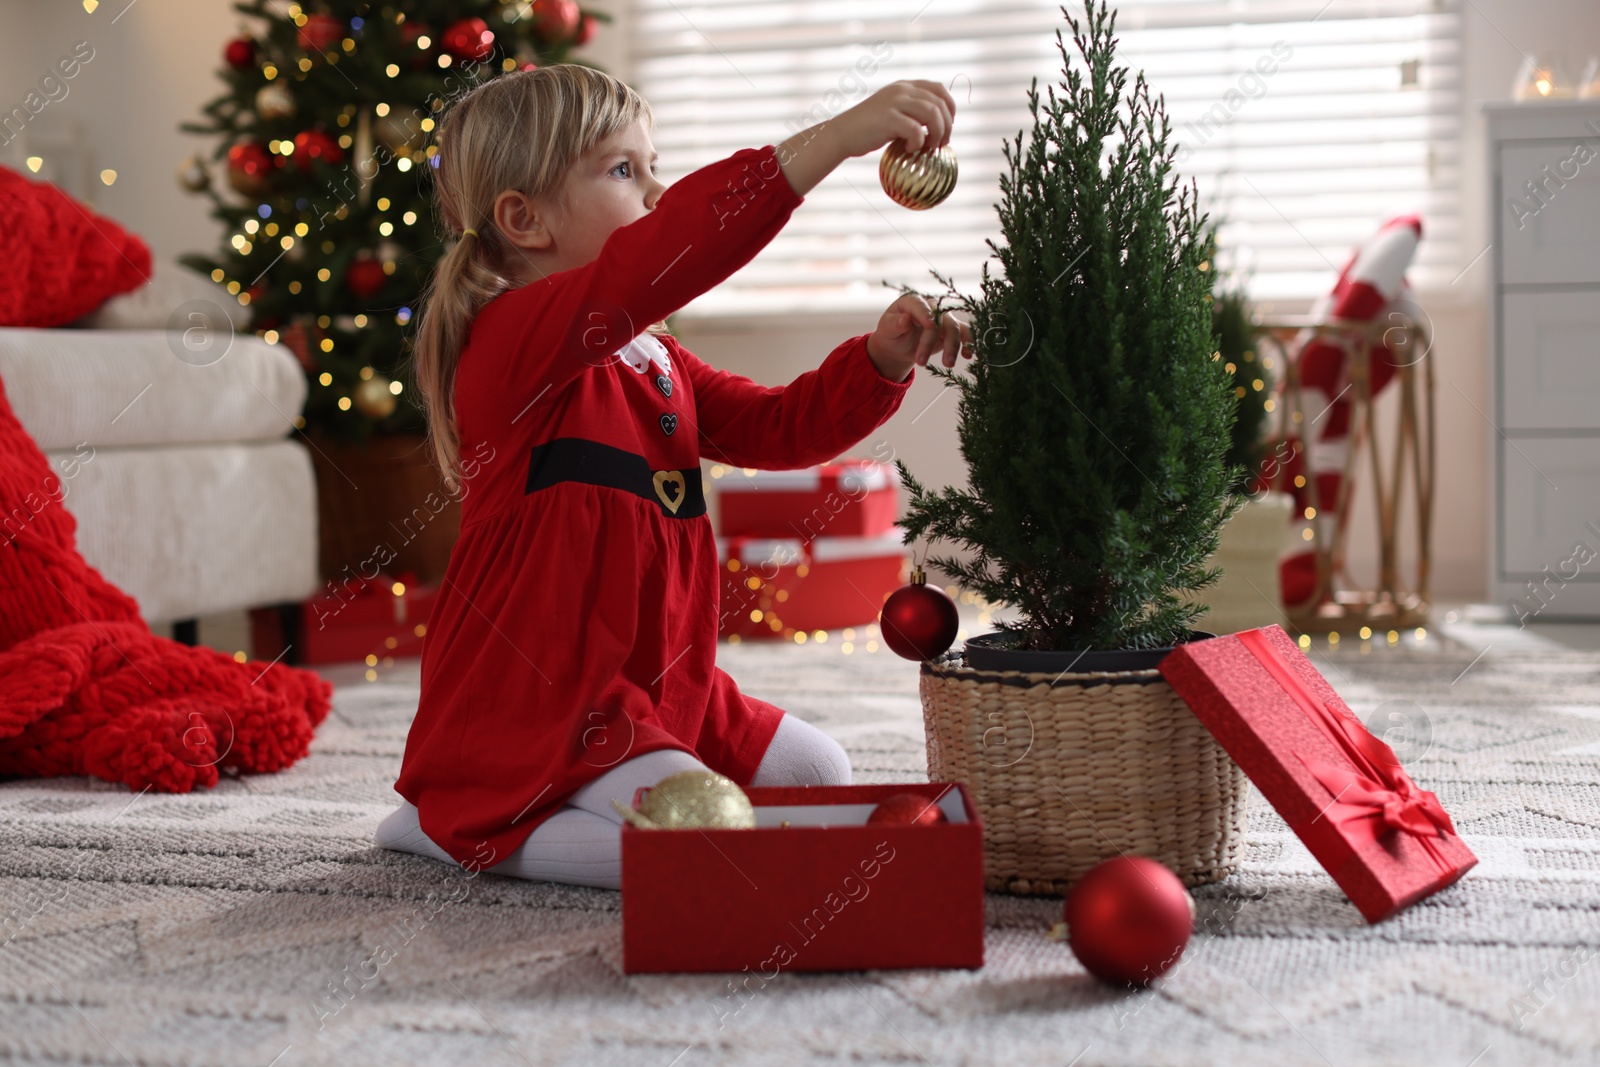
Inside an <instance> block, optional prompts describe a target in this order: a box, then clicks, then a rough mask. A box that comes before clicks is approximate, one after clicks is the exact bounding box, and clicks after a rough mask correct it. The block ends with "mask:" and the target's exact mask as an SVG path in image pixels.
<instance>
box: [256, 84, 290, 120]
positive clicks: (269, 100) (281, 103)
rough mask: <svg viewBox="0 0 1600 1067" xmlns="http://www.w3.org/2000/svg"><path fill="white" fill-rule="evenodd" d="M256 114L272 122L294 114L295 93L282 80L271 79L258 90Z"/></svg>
mask: <svg viewBox="0 0 1600 1067" xmlns="http://www.w3.org/2000/svg"><path fill="white" fill-rule="evenodd" d="M256 114H257V115H260V116H261V117H262V118H264V119H266V120H267V121H269V122H271V121H273V120H275V119H286V118H288V117H289V116H290V115H293V114H294V94H293V93H291V92H290V91H289V87H288V86H287V85H285V84H284V83H283V82H281V81H270V82H268V83H267V84H265V85H263V86H262V87H261V88H260V89H257V90H256Z"/></svg>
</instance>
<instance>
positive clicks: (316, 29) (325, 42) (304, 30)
mask: <svg viewBox="0 0 1600 1067" xmlns="http://www.w3.org/2000/svg"><path fill="white" fill-rule="evenodd" d="M343 36H344V22H343V21H342V20H340V19H336V18H334V17H333V16H332V15H307V16H306V21H305V22H304V23H303V24H302V25H301V27H300V32H299V34H298V35H297V37H298V38H299V41H300V47H301V48H302V49H304V50H305V51H307V52H321V51H323V50H325V49H328V48H331V47H332V46H333V44H334V43H335V42H336V41H338V40H339V38H341V37H343Z"/></svg>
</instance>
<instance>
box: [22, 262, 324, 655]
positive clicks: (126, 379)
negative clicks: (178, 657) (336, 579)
mask: <svg viewBox="0 0 1600 1067" xmlns="http://www.w3.org/2000/svg"><path fill="white" fill-rule="evenodd" d="M230 304H231V305H233V306H232V307H229V306H228V305H230ZM208 305H209V307H208ZM241 311H242V309H241V308H239V307H238V306H237V301H235V300H234V299H233V298H232V297H230V296H229V295H228V294H227V293H226V292H224V291H223V290H222V289H220V288H219V287H217V286H214V285H212V284H211V283H210V282H208V281H207V280H205V279H203V278H197V277H195V276H193V275H192V274H190V273H189V272H187V271H184V270H183V269H182V268H180V267H177V266H175V265H173V264H170V263H168V264H159V263H158V265H157V268H156V277H155V278H154V279H153V280H152V281H151V282H150V283H149V284H147V285H146V286H145V287H143V288H142V289H140V290H138V291H136V292H135V293H133V294H128V295H127V296H124V297H118V298H115V299H113V300H112V301H109V302H107V304H105V305H102V308H101V309H100V311H98V312H96V313H95V314H94V315H91V316H89V317H87V318H85V319H80V320H79V321H78V322H76V323H73V324H72V325H71V326H68V327H62V328H57V329H18V328H0V380H3V381H4V383H5V388H6V393H7V395H8V396H9V397H10V399H11V405H12V408H13V409H14V410H15V411H16V414H17V418H18V419H19V420H20V421H21V423H22V425H23V426H24V427H25V428H26V429H27V430H28V432H29V433H30V434H32V435H33V438H34V440H35V441H37V442H38V444H39V446H40V447H41V448H42V449H43V450H44V452H45V454H46V456H48V457H49V459H50V461H51V464H52V466H53V467H54V468H55V470H56V472H57V474H58V475H60V477H61V479H62V482H61V489H60V493H61V494H62V503H63V504H64V505H65V506H66V508H67V510H68V511H70V512H71V513H72V514H73V516H74V517H75V518H76V519H77V522H78V548H79V551H81V552H82V554H83V556H84V558H85V559H87V560H88V561H89V563H90V564H92V565H93V566H95V567H96V568H98V569H99V571H100V572H101V574H103V575H104V576H105V577H106V578H107V579H108V580H109V581H111V582H112V583H114V584H115V585H117V586H118V587H119V588H121V589H122V590H123V591H124V592H126V593H127V594H128V595H129V596H131V597H133V598H134V599H135V600H136V601H138V603H139V607H140V610H141V613H142V614H143V616H144V618H145V621H146V622H148V623H150V624H151V625H152V627H156V626H159V625H160V624H164V623H173V624H174V628H173V629H174V634H175V636H177V637H178V638H179V639H180V640H187V641H189V642H191V643H193V641H194V640H195V629H196V628H195V620H197V619H198V618H199V617H200V616H204V615H211V614H216V613H219V612H226V611H234V610H238V609H243V608H251V607H259V606H266V605H279V606H282V605H286V604H288V603H291V602H294V601H299V600H303V599H304V598H306V597H308V596H310V595H312V594H313V593H315V592H316V591H317V588H318V585H319V580H318V568H317V504H316V499H317V498H316V483H315V480H314V476H313V471H312V465H311V460H310V457H309V455H308V453H307V452H306V448H305V445H303V444H302V443H301V442H300V440H299V439H298V436H294V437H291V434H293V430H294V426H293V420H294V419H295V417H296V416H297V415H299V414H300V411H301V408H302V405H303V404H304V402H305V397H306V382H305V377H304V374H303V372H302V371H301V369H300V365H299V363H298V361H297V360H296V359H295V358H294V355H293V354H292V353H290V352H289V351H288V350H287V349H286V348H284V347H282V346H280V345H272V344H268V343H266V342H265V341H263V340H261V339H260V338H258V337H256V336H255V335H253V334H250V333H245V332H241V331H240V329H239V327H240V326H242V325H243V324H242V322H239V321H238V320H239V319H241V318H242V316H241V315H240V312H241ZM196 314H200V315H201V316H202V317H201V318H196V317H195V315H196ZM204 320H209V322H210V324H211V325H210V327H208V329H213V330H214V332H212V333H209V334H207V333H200V332H194V331H195V330H196V328H197V324H198V323H200V322H202V321H204ZM169 322H170V323H171V324H172V327H173V328H171V329H168V328H165V327H166V326H167V324H168V323H169ZM107 327H110V328H107ZM186 331H187V332H186ZM158 632H159V631H158Z"/></svg>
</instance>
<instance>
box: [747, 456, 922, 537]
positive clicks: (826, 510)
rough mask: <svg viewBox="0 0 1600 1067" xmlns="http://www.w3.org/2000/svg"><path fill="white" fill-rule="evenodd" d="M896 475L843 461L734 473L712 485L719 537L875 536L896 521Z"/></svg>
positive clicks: (874, 465)
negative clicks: (813, 465)
mask: <svg viewBox="0 0 1600 1067" xmlns="http://www.w3.org/2000/svg"><path fill="white" fill-rule="evenodd" d="M899 484H900V481H899V474H898V472H897V471H896V470H895V468H894V467H892V466H890V465H889V464H887V463H878V462H875V461H873V460H866V459H847V460H841V461H839V462H837V463H824V464H822V465H821V466H817V467H808V468H807V469H805V470H798V471H754V472H752V473H749V474H740V473H738V472H735V473H733V474H731V475H727V476H724V477H722V478H720V479H718V481H717V507H718V513H717V530H718V532H720V533H721V534H722V536H724V537H793V538H799V539H800V540H802V541H809V540H811V539H812V538H813V537H822V536H827V537H875V536H877V535H879V534H884V533H888V532H889V529H890V527H892V526H893V525H894V524H895V521H896V520H897V519H898V518H899V507H900V502H899V493H898V486H899Z"/></svg>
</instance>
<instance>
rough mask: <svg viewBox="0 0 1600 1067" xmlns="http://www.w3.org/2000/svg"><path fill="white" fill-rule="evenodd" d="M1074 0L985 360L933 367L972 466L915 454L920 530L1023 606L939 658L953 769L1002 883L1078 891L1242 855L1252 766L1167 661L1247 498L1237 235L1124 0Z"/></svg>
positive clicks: (997, 280) (942, 757)
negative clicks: (1229, 335)
mask: <svg viewBox="0 0 1600 1067" xmlns="http://www.w3.org/2000/svg"><path fill="white" fill-rule="evenodd" d="M1062 14H1063V15H1065V16H1066V18H1067V22H1068V24H1069V25H1070V26H1071V29H1072V39H1073V42H1074V44H1075V45H1076V49H1077V56H1076V57H1073V56H1069V54H1068V50H1067V48H1066V46H1065V45H1064V44H1063V41H1062V34H1061V31H1060V30H1058V31H1057V32H1056V45H1057V48H1058V50H1060V52H1061V56H1062V61H1063V66H1064V80H1063V81H1062V82H1061V83H1060V84H1059V88H1060V95H1059V96H1058V94H1057V92H1056V90H1055V89H1051V91H1050V93H1049V104H1048V105H1047V106H1046V107H1045V108H1044V110H1043V114H1041V109H1040V99H1039V93H1038V92H1037V85H1038V82H1037V80H1035V82H1034V84H1033V86H1032V87H1031V88H1030V89H1029V91H1028V100H1029V107H1030V110H1031V112H1032V115H1033V131H1032V136H1031V140H1030V143H1029V144H1028V146H1027V147H1026V148H1024V147H1023V145H1022V138H1021V136H1020V132H1019V136H1018V138H1017V141H1016V145H1015V152H1014V153H1013V147H1012V145H1010V144H1007V145H1006V146H1005V155H1006V159H1007V161H1008V163H1009V164H1010V173H1009V175H1008V174H1004V173H1003V174H1002V175H1001V177H1000V187H1001V191H1002V197H1003V201H1002V203H1001V204H999V205H998V207H999V213H1000V220H1001V226H1002V231H1003V234H1004V237H1005V240H1006V247H997V246H995V245H994V244H993V243H991V245H990V247H991V248H993V249H994V251H995V253H996V255H997V256H998V258H999V259H1000V261H1001V263H1002V265H1003V267H1004V275H1003V276H1002V277H991V276H990V273H989V270H988V266H987V264H985V267H984V271H983V281H982V287H983V293H982V296H981V297H980V298H978V299H976V300H968V299H964V298H960V299H958V300H957V303H958V304H959V306H961V307H963V308H964V309H965V310H966V311H967V313H968V314H969V315H970V318H971V323H972V334H973V338H974V349H975V358H974V359H973V360H972V362H971V364H970V370H971V374H970V377H968V376H966V375H961V374H957V373H954V372H949V371H942V370H939V369H937V368H934V367H933V366H932V364H931V363H930V364H929V367H928V369H929V371H930V372H931V373H934V374H936V375H937V376H939V377H941V378H942V379H944V380H945V384H946V386H947V387H953V388H957V389H958V390H959V393H960V400H959V405H960V408H959V416H958V418H959V426H958V434H959V439H960V447H961V452H962V455H963V457H964V458H965V459H966V462H967V465H968V470H969V477H968V486H967V488H966V489H964V490H958V489H955V488H953V487H950V488H945V489H944V490H942V491H940V492H937V493H934V492H930V491H928V490H926V489H925V488H924V487H923V486H922V485H921V484H920V483H918V482H917V480H916V479H915V477H914V476H913V475H912V473H911V471H910V470H909V469H908V468H907V467H906V465H905V463H903V462H899V461H897V467H898V469H899V473H900V476H901V480H902V482H903V484H904V485H905V486H906V488H907V493H908V508H907V515H906V517H905V518H904V519H903V520H902V522H901V525H902V527H903V528H904V529H905V530H906V539H907V541H908V542H909V541H910V540H912V539H914V538H917V537H923V536H926V537H929V538H930V539H943V540H948V541H952V542H956V543H959V544H962V545H965V546H967V547H968V548H969V549H970V550H971V558H970V560H962V559H959V558H952V557H938V556H935V557H931V558H930V560H929V562H931V563H933V564H934V565H937V566H939V567H941V568H942V569H943V570H945V571H946V572H947V573H949V574H951V575H953V576H955V577H956V578H957V579H958V580H959V582H960V583H961V584H962V585H963V586H964V587H965V588H968V589H971V590H975V591H976V592H978V593H980V594H981V595H982V596H983V597H984V598H986V599H987V600H989V601H991V602H995V603H1002V602H1003V603H1006V604H1009V605H1013V606H1015V607H1016V608H1018V609H1019V610H1020V616H1021V617H1020V620H1019V621H1017V622H1015V623H1010V624H997V631H996V632H995V633H992V634H982V635H978V636H976V637H973V638H970V639H968V640H967V642H966V645H965V648H964V649H963V650H962V651H961V652H956V651H952V652H951V653H949V654H947V655H946V656H944V657H941V658H940V659H939V660H935V661H928V662H925V663H924V664H923V667H922V698H923V708H924V720H925V726H926V728H927V744H928V757H929V774H930V777H931V778H933V779H934V780H961V781H965V782H967V783H968V786H969V788H970V789H971V790H972V792H973V795H974V801H975V802H976V803H977V804H978V806H979V809H980V811H982V812H983V814H984V819H985V835H986V855H987V865H988V882H989V888H990V889H992V890H1000V891H1013V892H1023V893H1032V892H1043V893H1056V892H1060V891H1062V890H1063V889H1065V888H1066V887H1067V886H1068V885H1069V884H1070V883H1071V881H1072V880H1074V879H1075V878H1076V877H1077V876H1078V875H1080V874H1082V873H1083V872H1084V871H1086V870H1087V869H1088V868H1089V867H1091V866H1093V865H1094V864H1095V863H1098V862H1099V861H1100V860H1102V859H1105V858H1108V857H1109V856H1112V855H1116V854H1117V852H1119V851H1127V852H1137V853H1141V854H1144V855H1149V856H1153V857H1154V858H1156V859H1158V860H1160V861H1161V862H1163V863H1166V864H1167V865H1168V866H1169V867H1171V868H1172V869H1173V870H1175V871H1176V872H1177V873H1178V875H1179V876H1180V877H1182V878H1183V879H1184V880H1185V881H1186V882H1188V883H1189V884H1198V883H1201V882H1206V881H1212V880H1215V879H1217V878H1221V877H1223V876H1224V875H1225V874H1226V873H1227V872H1228V871H1229V870H1231V869H1232V868H1233V865H1234V863H1235V862H1236V860H1237V856H1236V853H1237V849H1238V848H1239V841H1240V839H1241V837H1242V833H1241V831H1242V822H1243V817H1244V797H1245V780H1244V776H1243V774H1242V773H1241V772H1239V770H1238V768H1237V767H1236V766H1234V764H1233V762H1232V760H1230V759H1229V758H1228V756H1227V754H1226V753H1225V752H1224V751H1223V750H1222V749H1221V747H1220V746H1219V745H1217V743H1216V742H1215V740H1214V739H1213V738H1212V737H1211V736H1210V734H1208V733H1207V732H1206V731H1205V729H1204V728H1203V727H1201V726H1200V725H1199V723H1198V721H1197V720H1196V719H1195V717H1194V715H1193V713H1191V712H1190V711H1189V709H1188V708H1187V706H1186V705H1184V704H1183V702H1182V700H1181V699H1179V698H1178V696H1177V694H1176V693H1175V692H1174V691H1173V690H1172V689H1171V687H1170V686H1168V685H1167V684H1166V682H1165V681H1164V680H1163V679H1161V677H1160V675H1159V673H1158V672H1157V671H1156V670H1154V668H1155V666H1156V665H1157V664H1158V663H1159V662H1160V660H1161V658H1162V657H1163V656H1165V655H1166V654H1167V652H1169V651H1170V650H1171V648H1172V646H1174V645H1175V644H1178V643H1181V642H1185V641H1188V640H1190V639H1192V638H1194V637H1196V636H1198V634H1197V632H1196V630H1195V627H1194V624H1195V622H1196V620H1197V617H1198V616H1200V615H1201V614H1202V613H1203V612H1204V610H1205V607H1204V605H1203V604H1202V603H1195V602H1189V601H1186V600H1185V599H1184V595H1185V594H1188V593H1192V592H1194V591H1196V590H1200V589H1203V588H1205V587H1206V586H1207V585H1209V584H1211V583H1212V582H1214V581H1215V580H1216V577H1217V574H1218V572H1217V569H1216V568H1214V567H1208V566H1207V565H1206V561H1207V559H1208V557H1210V556H1211V555H1212V554H1213V553H1214V552H1215V551H1216V549H1217V545H1218V540H1219V534H1220V531H1221V529H1222V527H1223V525H1224V524H1225V523H1226V522H1227V521H1228V519H1229V518H1230V517H1231V516H1232V514H1233V513H1234V511H1235V510H1236V509H1237V507H1238V506H1239V504H1240V503H1241V501H1242V496H1241V495H1240V494H1239V493H1237V492H1236V485H1237V483H1238V479H1239V477H1240V474H1241V471H1240V470H1239V469H1237V468H1233V467H1230V465H1229V464H1228V462H1227V460H1226V454H1227V452H1228V449H1229V446H1230V431H1231V429H1232V425H1233V422H1234V417H1235V408H1236V406H1237V405H1236V397H1235V395H1234V391H1233V390H1234V384H1233V377H1232V375H1231V374H1230V373H1229V372H1228V370H1227V369H1225V367H1224V365H1223V363H1222V361H1221V360H1220V358H1218V357H1216V356H1215V353H1216V352H1217V346H1216V338H1215V335H1214V323H1213V312H1212V289H1213V286H1214V283H1215V275H1214V273H1213V271H1212V269H1211V260H1212V256H1213V250H1214V240H1213V237H1212V234H1211V230H1210V228H1209V226H1208V225H1207V220H1206V217H1205V216H1204V215H1203V214H1202V212H1201V211H1200V210H1199V205H1198V192H1197V190H1196V189H1195V187H1194V185H1193V183H1192V182H1191V183H1189V184H1187V185H1185V184H1184V183H1183V182H1182V181H1181V180H1180V179H1179V177H1178V176H1177V175H1176V174H1175V172H1174V169H1173V157H1174V155H1175V153H1176V146H1175V145H1170V146H1169V144H1168V139H1167V138H1168V119H1167V116H1166V111H1165V104H1164V101H1163V100H1162V99H1161V98H1160V97H1155V98H1154V99H1152V96H1151V94H1150V91H1149V87H1148V85H1147V84H1146V82H1145V79H1144V75H1143V74H1142V73H1140V74H1138V75H1136V76H1134V77H1133V78H1131V79H1130V77H1129V72H1128V70H1127V69H1126V68H1125V67H1118V66H1116V65H1115V63H1114V58H1115V55H1114V53H1115V45H1116V40H1115V36H1114V31H1115V18H1114V16H1113V15H1112V14H1111V12H1110V11H1109V10H1108V8H1107V6H1106V4H1105V3H1104V2H1103V0H1089V2H1088V3H1087V5H1086V17H1085V20H1084V22H1083V23H1082V24H1080V23H1079V22H1078V21H1077V20H1075V19H1073V18H1072V16H1071V15H1069V14H1067V11H1066V9H1065V8H1062ZM945 284H946V286H947V287H950V283H949V282H948V281H946V282H945ZM951 288H953V287H951ZM963 661H964V662H963Z"/></svg>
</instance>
